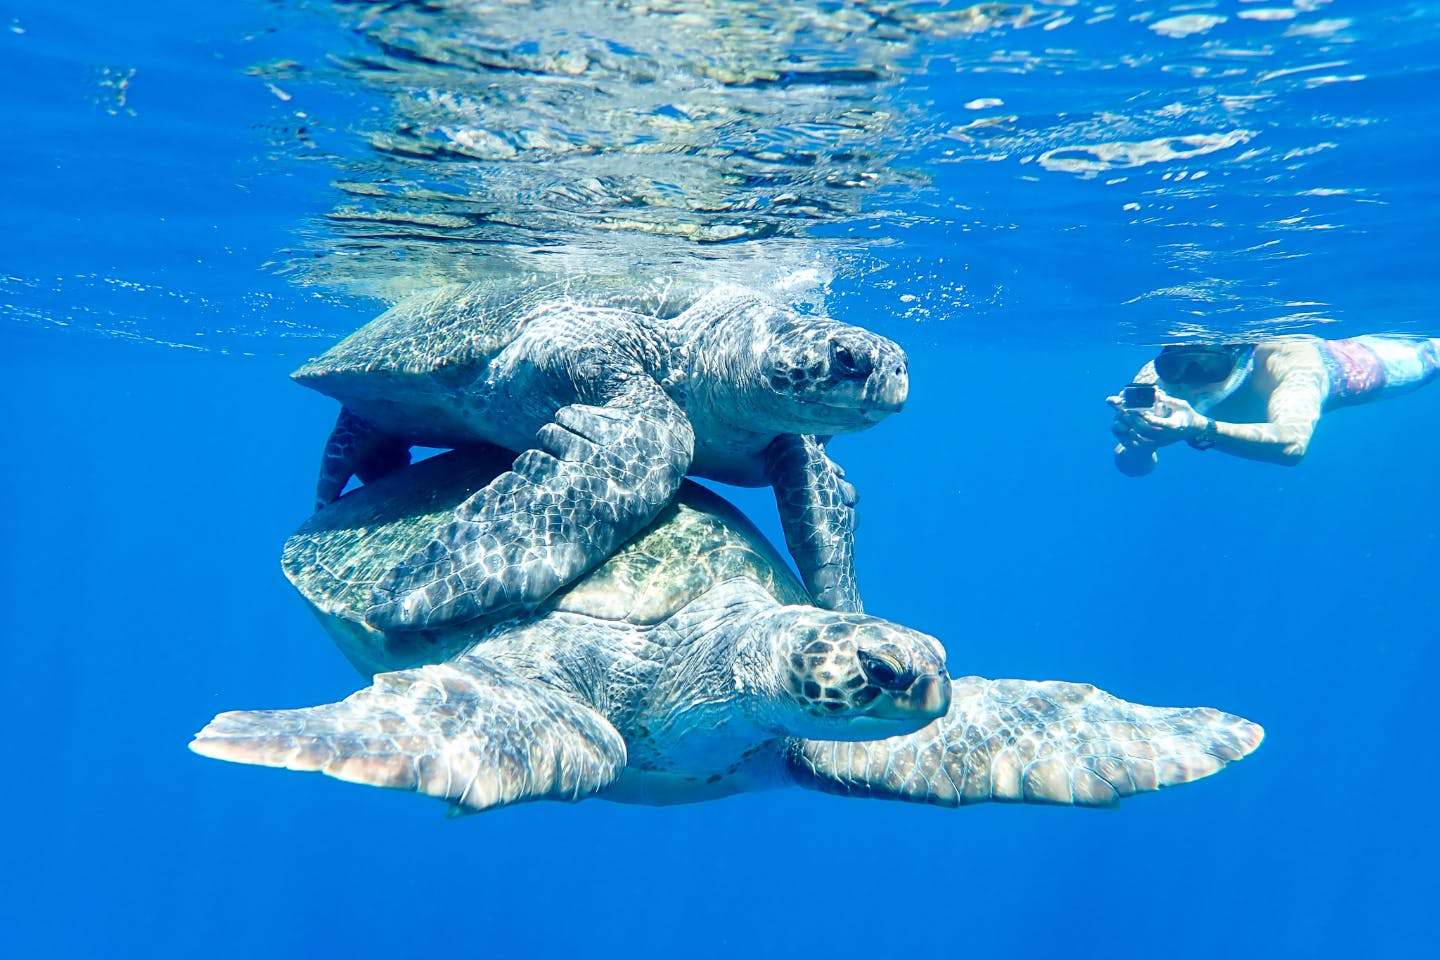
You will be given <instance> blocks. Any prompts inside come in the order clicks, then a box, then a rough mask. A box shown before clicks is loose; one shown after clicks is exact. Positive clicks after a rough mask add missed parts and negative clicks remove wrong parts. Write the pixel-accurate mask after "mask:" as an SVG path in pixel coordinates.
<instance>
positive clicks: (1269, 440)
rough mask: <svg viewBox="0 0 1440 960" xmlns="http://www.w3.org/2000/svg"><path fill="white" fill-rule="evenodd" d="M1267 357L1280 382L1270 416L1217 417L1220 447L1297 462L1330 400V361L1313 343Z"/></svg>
mask: <svg viewBox="0 0 1440 960" xmlns="http://www.w3.org/2000/svg"><path fill="white" fill-rule="evenodd" d="M1257 359H1258V358H1257ZM1264 362H1265V371H1266V374H1267V375H1268V377H1269V379H1270V380H1271V382H1273V383H1274V387H1273V388H1272V389H1271V391H1270V396H1269V399H1268V400H1267V401H1266V405H1265V416H1266V422H1265V423H1226V422H1225V421H1223V420H1216V421H1215V449H1216V450H1219V451H1220V452H1221V453H1228V454H1230V455H1231V456H1236V457H1244V458H1245V459H1247V460H1259V461H1261V462H1263V463H1277V464H1280V465H1282V466H1294V465H1295V464H1298V463H1299V462H1300V461H1301V460H1302V459H1303V458H1304V457H1305V451H1306V450H1307V449H1308V448H1309V446H1310V437H1311V435H1313V434H1314V432H1315V424H1316V422H1317V421H1319V419H1320V411H1321V408H1322V407H1323V406H1324V403H1325V393H1326V390H1327V389H1328V387H1329V381H1328V379H1327V377H1326V374H1325V365H1324V362H1323V361H1322V360H1321V358H1320V351H1319V349H1318V348H1316V347H1315V346H1313V345H1312V344H1308V343H1304V344H1288V345H1286V346H1283V347H1278V348H1273V349H1271V350H1268V351H1267V356H1266V357H1265V358H1264ZM1201 427H1202V428H1203V427H1204V423H1203V421H1202V423H1201Z"/></svg>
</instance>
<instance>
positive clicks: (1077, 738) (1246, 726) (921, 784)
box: [789, 677, 1264, 807]
mask: <svg viewBox="0 0 1440 960" xmlns="http://www.w3.org/2000/svg"><path fill="white" fill-rule="evenodd" d="M1263 737H1264V731H1263V730H1261V728H1260V727H1259V725H1257V724H1254V723H1251V722H1250V721H1248V720H1243V719H1241V718H1240V717H1235V716H1232V715H1230V714H1228V713H1221V712H1220V711H1219V710H1213V709H1210V708H1209V707H1147V706H1142V705H1141V704H1136V703H1127V702H1126V701H1124V700H1121V699H1119V698H1118V697H1113V696H1111V695H1110V694H1108V693H1106V692H1105V691H1103V690H1099V689H1097V688H1095V687H1093V686H1091V685H1089V684H1084V683H1065V682H1063V681H1058V680H1048V681H1030V680H985V679H982V678H980V677H964V678H962V679H959V680H955V681H953V691H952V697H951V702H950V711H949V712H948V713H947V714H946V715H945V716H943V717H941V718H940V719H939V720H936V721H935V722H934V723H932V724H930V725H929V726H928V727H925V728H924V729H922V730H919V731H917V732H916V733H912V734H908V735H906V736H902V737H892V738H890V739H888V740H880V741H872V742H862V743H836V742H829V741H816V740H797V741H796V742H795V744H794V746H793V747H792V749H791V751H790V755H789V767H790V772H791V775H792V776H793V777H794V778H795V780H796V782H798V783H800V784H801V785H802V786H807V787H812V788H814V789H816V790H822V791H824V792H826V793H838V794H843V795H846V796H857V797H877V798H882V799H891V800H910V801H913V802H917V803H933V804H937V805H939V806H945V807H956V806H961V805H963V804H969V803H983V802H985V801H987V800H993V801H999V802H1007V803H1046V804H1060V805H1074V806H1085V807H1108V806H1113V805H1115V804H1116V803H1118V802H1119V801H1120V800H1121V799H1122V798H1123V797H1129V796H1133V795H1134V794H1137V793H1148V792H1150V791H1152V790H1158V789H1160V788H1161V787H1171V786H1175V785H1176V784H1181V783H1188V782H1190V781H1191V780H1198V779H1200V778H1201V777H1208V776H1209V775H1210V774H1212V773H1215V772H1216V771H1218V770H1220V769H1221V768H1222V767H1224V766H1225V764H1227V763H1229V762H1231V761H1234V760H1239V759H1240V758H1241V757H1244V756H1245V755H1246V754H1248V753H1250V751H1252V750H1254V749H1255V748H1256V747H1258V746H1259V745H1260V741H1261V739H1262V738H1263Z"/></svg>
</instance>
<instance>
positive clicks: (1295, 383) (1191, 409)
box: [1106, 335, 1440, 477]
mask: <svg viewBox="0 0 1440 960" xmlns="http://www.w3.org/2000/svg"><path fill="white" fill-rule="evenodd" d="M1437 376H1440V339H1426V338H1424V337H1406V336H1392V335H1376V336H1362V337H1355V338H1353V339H1350V340H1321V339H1319V338H1317V337H1301V336H1296V337H1277V338H1274V339H1270V340H1262V341H1260V342H1259V343H1216V344H1207V343H1189V344H1173V345H1171V346H1168V347H1165V348H1164V349H1163V350H1161V351H1160V354H1159V356H1157V357H1156V358H1155V359H1154V360H1152V361H1150V362H1149V363H1147V364H1145V366H1144V367H1142V368H1140V372H1139V373H1137V374H1136V375H1135V380H1134V382H1133V383H1132V384H1131V385H1130V386H1128V387H1126V388H1125V389H1124V390H1122V391H1121V392H1120V394H1119V395H1117V396H1113V397H1107V398H1106V402H1107V403H1109V404H1110V405H1111V406H1112V407H1114V408H1115V409H1116V411H1117V412H1116V414H1115V422H1114V424H1113V425H1112V426H1111V430H1112V432H1113V433H1114V434H1115V438H1116V439H1117V440H1119V441H1120V442H1119V444H1118V445H1117V446H1116V447H1115V466H1116V467H1117V468H1119V470H1120V472H1121V473H1123V474H1125V475H1127V476H1131V477H1141V476H1144V475H1146V474H1148V473H1150V472H1151V471H1152V470H1154V469H1155V465H1156V451H1157V450H1159V449H1160V448H1161V447H1164V446H1168V445H1170V444H1172V443H1176V442H1178V441H1181V440H1184V441H1186V442H1187V443H1188V444H1189V445H1190V446H1192V447H1194V448H1196V449H1197V450H1209V449H1212V448H1213V449H1215V450H1218V451H1220V452H1221V453H1228V454H1232V455H1234V456H1237V457H1245V458H1246V459H1248V460H1260V461H1263V462H1265V463H1278V464H1284V465H1294V464H1297V463H1299V462H1300V460H1301V458H1303V457H1304V456H1305V450H1306V448H1307V447H1308V446H1309V445H1310V436H1311V434H1312V433H1314V431H1315V423H1316V421H1318V420H1319V419H1320V414H1321V413H1323V412H1326V411H1328V410H1333V409H1335V408H1336V407H1341V406H1348V405H1350V404H1356V403H1367V402H1369V401H1371V400H1378V399H1381V398H1382V397H1391V396H1395V395H1396V394H1399V393H1404V392H1406V391H1408V390H1414V389H1415V388H1417V387H1421V386H1424V385H1425V384H1427V383H1429V382H1430V381H1431V380H1434V379H1436V378H1437Z"/></svg>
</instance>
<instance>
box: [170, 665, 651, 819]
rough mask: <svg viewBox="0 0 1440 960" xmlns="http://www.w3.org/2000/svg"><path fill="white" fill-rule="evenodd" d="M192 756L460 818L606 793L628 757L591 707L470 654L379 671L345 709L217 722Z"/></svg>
mask: <svg viewBox="0 0 1440 960" xmlns="http://www.w3.org/2000/svg"><path fill="white" fill-rule="evenodd" d="M190 749H191V750H193V751H195V752H196V753H199V754H202V755H203V756H207V757H214V758H215V759H217V760H230V761H232V762H235V763H252V764H257V765H260V766H266V767H284V768H286V769H289V770H302V771H317V770H318V771H319V772H321V773H324V774H326V775H327V776H331V777H335V778H336V779H338V780H349V781H350V782H352V783H365V784H370V785H371V786H376V787H392V788H394V789H397V790H413V791H415V792H416V793H423V794H425V795H427V796H431V797H438V798H440V799H442V800H448V801H450V802H451V803H452V804H453V805H454V808H455V809H457V810H458V811H459V812H464V813H471V812H478V811H480V810H488V809H491V808H492V807H500V806H504V805H506V804H510V803H518V802H520V801H524V800H572V801H573V800H581V799H583V798H585V797H588V796H591V795H592V794H595V793H597V792H599V791H600V790H603V789H604V788H605V787H607V786H609V785H610V784H611V783H612V782H613V781H614V780H615V778H616V777H618V776H619V775H620V772H621V770H623V769H624V767H625V759H626V754H625V741H624V740H623V739H622V738H621V736H620V734H619V733H618V732H617V731H616V730H615V728H614V727H613V726H611V725H610V722H609V721H608V720H606V719H605V718H604V717H602V716H601V715H600V714H598V713H596V712H595V711H594V710H592V709H591V708H590V707H588V706H586V705H584V704H582V703H580V702H579V701H577V700H575V699H573V698H571V697H570V696H568V695H566V694H564V693H561V692H560V691H559V690H557V689H555V688H554V687H552V686H550V685H548V684H544V683H540V682H538V681H534V680H528V679H525V678H523V677H520V676H518V675H516V674H515V673H512V672H511V671H509V670H507V669H505V668H504V667H501V666H498V665H496V664H494V663H491V662H489V661H486V660H483V659H480V658H475V657H468V658H465V659H463V660H460V661H456V662H453V663H444V664H437V665H433V666H426V667H420V668H417V669H414V670H401V671H398V672H395V673H382V674H378V675H377V676H376V677H375V683H374V685H373V686H370V687H366V688H365V689H364V690H360V691H358V692H357V693H353V694H351V695H350V696H349V697H346V698H345V699H344V700H342V701H340V702H339V703H328V704H325V705H323V706H318V707H306V708H304V709H300V710H233V711H230V712H228V713H222V714H220V715H219V716H217V717H216V718H215V719H214V720H212V721H210V723H209V724H208V725H206V727H205V729H203V730H201V731H200V732H199V733H198V734H196V735H195V739H194V740H192V741H191V742H190Z"/></svg>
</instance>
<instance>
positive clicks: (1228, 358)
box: [1155, 343, 1255, 413]
mask: <svg viewBox="0 0 1440 960" xmlns="http://www.w3.org/2000/svg"><path fill="white" fill-rule="evenodd" d="M1254 361H1255V345H1254V344H1251V343H1228V344H1227V343H1185V344H1172V345H1171V346H1168V347H1166V348H1165V349H1163V350H1161V351H1160V355H1159V356H1157V357H1156V358H1155V375H1156V376H1157V377H1159V378H1160V380H1161V382H1162V383H1163V384H1164V385H1165V386H1167V387H1175V388H1178V389H1176V390H1174V391H1173V392H1174V393H1175V394H1176V395H1177V396H1183V397H1185V399H1186V400H1188V401H1189V402H1190V405H1191V406H1193V407H1194V408H1195V409H1196V410H1199V411H1200V412H1201V413H1204V412H1205V411H1206V410H1207V409H1209V408H1210V407H1213V406H1214V405H1215V404H1217V403H1219V402H1220V401H1222V400H1224V399H1225V398H1226V397H1228V396H1230V394H1232V393H1234V392H1235V389H1236V388H1237V387H1239V386H1240V384H1241V383H1243V382H1244V381H1245V379H1246V378H1247V377H1249V376H1250V371H1251V370H1252V369H1253V367H1254Z"/></svg>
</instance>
